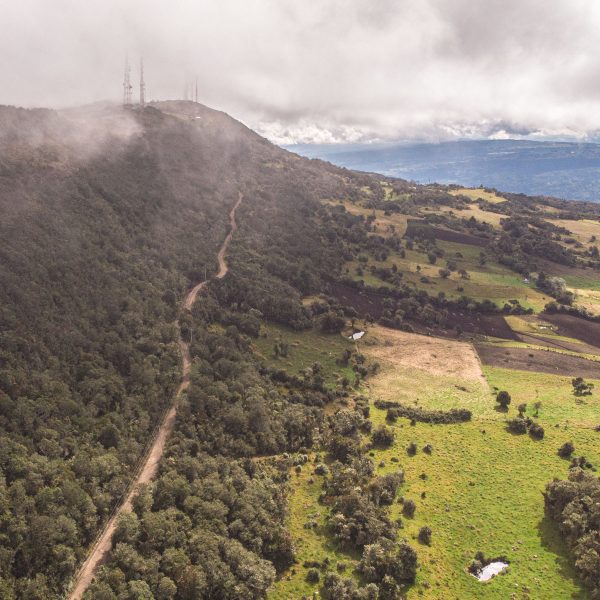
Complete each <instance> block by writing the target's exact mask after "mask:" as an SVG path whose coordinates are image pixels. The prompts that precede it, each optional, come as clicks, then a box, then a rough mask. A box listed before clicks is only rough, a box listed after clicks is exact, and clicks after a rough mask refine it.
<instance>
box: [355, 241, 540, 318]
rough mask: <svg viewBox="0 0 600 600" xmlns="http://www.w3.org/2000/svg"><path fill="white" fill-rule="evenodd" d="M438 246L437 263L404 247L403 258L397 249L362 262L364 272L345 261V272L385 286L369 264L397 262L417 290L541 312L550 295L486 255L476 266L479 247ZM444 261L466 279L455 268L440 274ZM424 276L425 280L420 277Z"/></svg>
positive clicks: (442, 243) (382, 265)
mask: <svg viewBox="0 0 600 600" xmlns="http://www.w3.org/2000/svg"><path fill="white" fill-rule="evenodd" d="M437 246H438V247H439V248H442V249H443V250H444V253H445V255H444V257H443V258H440V259H438V260H437V262H436V264H434V265H431V264H429V261H428V258H427V255H426V254H425V253H424V252H420V251H418V250H405V257H404V258H402V257H401V256H400V255H399V254H398V253H397V252H391V253H390V255H389V257H388V259H387V260H385V261H375V260H374V259H373V258H372V257H371V258H370V261H369V263H368V264H367V265H366V266H364V265H363V269H362V270H363V274H362V275H358V274H357V269H358V267H359V266H360V263H359V262H358V261H351V262H349V263H347V264H346V268H347V270H348V271H347V272H348V274H349V275H350V276H352V277H353V278H354V279H356V280H360V279H362V280H364V282H365V283H366V284H368V285H372V286H381V285H387V284H386V283H385V282H384V281H382V280H380V279H379V278H377V277H376V276H374V275H372V274H371V273H370V271H369V266H370V265H371V264H373V265H375V266H377V267H380V268H391V267H392V266H393V265H396V267H397V268H398V271H399V272H401V273H402V274H403V277H402V281H403V282H404V283H408V284H411V285H414V286H415V287H416V288H417V289H422V290H426V291H427V292H428V293H429V294H431V295H434V296H435V295H437V294H438V293H439V292H444V294H446V296H447V297H448V298H454V299H455V298H459V297H461V296H463V295H466V296H469V297H470V298H474V299H475V300H485V299H489V300H492V301H494V302H496V303H497V304H498V305H499V306H503V305H504V304H505V303H506V302H508V301H509V300H512V299H516V300H518V301H519V302H520V303H521V305H522V306H524V307H525V308H532V309H533V310H535V311H540V310H542V309H543V308H544V306H545V304H546V303H547V302H549V301H550V298H549V297H548V296H546V295H544V294H543V293H541V292H539V291H538V290H536V289H534V288H533V287H532V286H531V285H530V284H527V283H525V282H524V281H523V278H522V277H521V276H520V275H518V274H517V273H515V272H514V271H511V270H510V269H508V268H507V267H504V266H503V265H500V264H499V263H497V262H496V261H494V260H492V258H491V257H488V260H487V262H486V264H485V265H483V266H481V265H479V254H480V252H481V248H479V247H477V246H472V245H469V244H458V243H455V242H444V241H438V243H437ZM446 260H453V261H455V262H456V265H457V269H458V270H460V269H465V270H466V271H467V273H468V274H469V279H463V278H462V277H461V276H460V275H459V274H458V271H455V272H453V273H452V274H451V275H450V276H449V277H448V278H446V279H444V278H443V277H441V276H440V273H439V271H440V268H442V267H444V266H445V265H446ZM423 277H427V278H428V280H429V281H428V282H423V281H422V278H423Z"/></svg>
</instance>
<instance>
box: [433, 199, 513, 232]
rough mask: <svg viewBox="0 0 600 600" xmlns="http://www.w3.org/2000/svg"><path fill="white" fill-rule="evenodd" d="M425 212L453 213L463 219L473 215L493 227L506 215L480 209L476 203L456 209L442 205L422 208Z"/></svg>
mask: <svg viewBox="0 0 600 600" xmlns="http://www.w3.org/2000/svg"><path fill="white" fill-rule="evenodd" d="M424 210H425V211H426V212H431V213H435V214H453V215H454V216H456V217H461V218H463V219H470V218H471V217H474V218H475V219H477V221H480V222H481V223H489V224H490V225H492V226H493V227H495V228H499V227H500V221H501V220H502V219H506V215H502V214H499V213H494V212H490V211H488V210H481V208H479V206H478V205H477V204H472V205H471V206H469V207H468V208H464V209H460V210H458V209H456V208H450V207H449V206H444V207H442V208H440V209H437V210H431V209H427V208H425V209H424Z"/></svg>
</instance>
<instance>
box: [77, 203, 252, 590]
mask: <svg viewBox="0 0 600 600" xmlns="http://www.w3.org/2000/svg"><path fill="white" fill-rule="evenodd" d="M243 198H244V196H243V194H242V193H241V192H240V193H239V197H238V200H237V202H236V203H235V205H234V207H233V208H232V209H231V211H230V213H229V225H230V227H229V233H228V234H227V237H226V238H225V240H224V241H223V244H222V245H221V248H220V250H219V253H218V255H217V261H218V263H219V270H218V272H217V274H216V275H215V276H214V278H215V279H222V278H223V277H225V275H226V274H227V270H228V267H227V262H226V261H225V254H226V252H227V248H228V246H229V243H230V242H231V238H232V237H233V234H234V232H235V230H236V229H237V223H236V221H235V212H236V210H237V209H238V207H239V205H240V204H241V202H242V200H243ZM209 281H210V279H207V280H206V281H201V282H200V283H198V284H197V285H195V286H194V287H193V288H192V289H191V290H190V292H189V293H188V295H187V296H186V298H185V301H184V303H183V308H184V310H191V309H192V306H193V305H194V302H195V301H196V298H197V296H198V294H199V293H200V292H201V291H202V289H203V288H204V287H205V286H206V285H207V284H208V282H209ZM177 325H178V326H179V322H178V323H177ZM179 349H180V351H181V383H180V384H179V387H178V388H177V392H176V394H175V397H174V398H173V403H172V405H171V408H170V409H169V410H168V411H167V413H166V415H165V416H164V418H163V420H162V423H161V424H160V427H159V428H158V431H157V433H156V436H155V437H154V441H153V442H152V445H151V446H150V448H149V449H148V451H147V453H146V456H145V459H144V461H143V463H142V465H141V467H140V468H139V470H138V471H137V473H136V475H135V479H134V481H133V482H132V484H131V487H130V489H129V492H128V493H127V495H126V497H125V499H124V500H123V502H122V503H121V504H120V506H119V507H118V508H117V510H116V511H115V513H114V514H113V516H112V517H111V518H110V519H109V521H108V523H107V524H106V526H105V527H104V529H103V530H102V533H101V534H100V536H99V537H98V539H97V541H96V543H95V544H94V546H93V547H92V549H91V551H90V555H89V556H88V558H87V559H86V561H85V562H84V563H83V565H82V567H81V569H80V571H79V573H78V574H77V577H76V579H75V581H74V583H73V587H72V590H71V592H70V593H69V596H68V598H69V600H79V599H80V598H81V597H82V596H83V594H84V592H85V590H86V589H87V588H88V587H89V585H90V584H91V583H92V581H93V579H94V576H95V575H96V572H97V571H98V569H99V567H100V566H101V565H102V563H103V562H104V561H105V560H106V558H107V557H108V554H109V552H110V550H111V548H112V537H113V534H114V532H115V529H116V526H117V521H118V519H119V516H120V515H122V514H123V513H128V512H131V510H132V501H133V499H134V498H135V496H136V495H137V493H138V491H139V488H140V486H141V485H143V484H145V483H149V482H150V481H152V479H154V477H155V476H156V473H157V471H158V463H159V462H160V459H161V457H162V455H163V452H164V450H165V444H166V442H167V439H168V438H169V436H170V435H171V432H172V431H173V427H174V426H175V418H176V416H177V407H178V404H179V398H180V397H181V394H182V392H183V391H184V390H186V389H187V387H188V386H189V384H190V368H191V364H192V359H191V356H190V345H189V342H187V341H185V340H183V339H180V340H179Z"/></svg>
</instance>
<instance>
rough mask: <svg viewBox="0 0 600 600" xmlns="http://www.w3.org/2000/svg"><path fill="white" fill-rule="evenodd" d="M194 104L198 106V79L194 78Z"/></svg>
mask: <svg viewBox="0 0 600 600" xmlns="http://www.w3.org/2000/svg"><path fill="white" fill-rule="evenodd" d="M194 102H195V103H196V104H198V78H197V77H196V89H195V94H194Z"/></svg>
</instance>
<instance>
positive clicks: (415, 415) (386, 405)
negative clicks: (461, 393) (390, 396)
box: [375, 400, 472, 425]
mask: <svg viewBox="0 0 600 600" xmlns="http://www.w3.org/2000/svg"><path fill="white" fill-rule="evenodd" d="M375 406H376V407H377V408H379V409H381V410H386V409H387V410H388V411H389V410H391V409H394V410H395V411H396V412H397V414H398V416H399V417H404V418H405V419H411V421H415V422H416V421H420V422H421V423H434V424H442V425H447V424H450V423H465V422H467V421H470V420H471V416H472V415H471V411H469V410H466V409H464V408H452V409H450V410H449V411H443V410H425V409H423V408H419V407H417V406H405V405H404V404H400V403H399V402H393V401H390V400H376V401H375ZM411 424H412V423H411Z"/></svg>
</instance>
